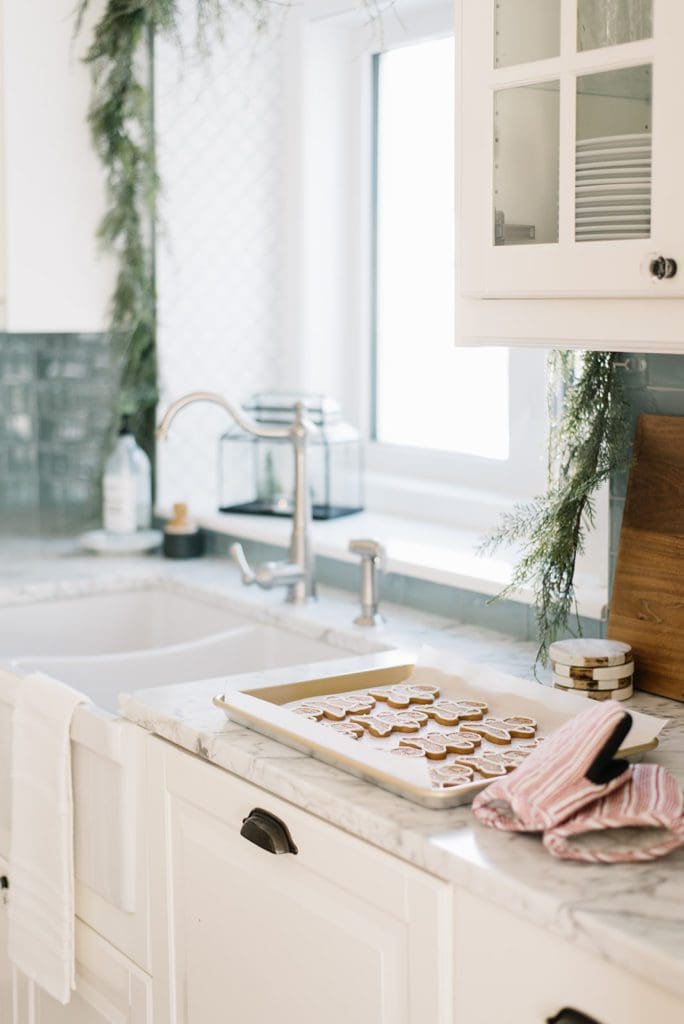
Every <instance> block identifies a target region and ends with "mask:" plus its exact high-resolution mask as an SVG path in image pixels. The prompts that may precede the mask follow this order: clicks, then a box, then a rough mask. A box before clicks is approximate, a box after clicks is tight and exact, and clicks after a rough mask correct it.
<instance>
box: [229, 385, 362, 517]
mask: <svg viewBox="0 0 684 1024" xmlns="http://www.w3.org/2000/svg"><path fill="white" fill-rule="evenodd" d="M296 402H303V403H304V405H305V407H306V411H307V414H308V416H309V419H311V421H312V422H313V423H314V424H315V425H316V427H317V428H318V432H317V433H316V434H315V435H314V436H312V437H310V439H309V445H308V477H309V488H310V490H311V506H312V513H313V518H314V519H337V518H339V517H340V516H347V515H351V514H352V512H361V511H362V510H363V496H362V484H363V481H362V450H361V439H360V437H359V433H358V431H357V430H355V429H354V427H352V426H351V425H350V424H349V423H345V421H344V420H343V418H342V410H341V408H340V405H339V403H338V402H336V401H335V400H334V399H333V398H328V397H326V396H324V395H296V394H292V393H288V394H283V393H278V392H264V393H262V394H258V395H254V396H253V398H251V399H250V401H249V402H247V403H246V405H245V410H246V411H247V412H248V413H249V414H250V415H251V416H252V418H253V419H255V420H256V421H257V423H261V424H264V426H272V427H276V426H287V425H288V424H290V423H291V422H292V420H293V419H294V407H295V403H296ZM220 460H221V461H220V486H221V504H220V511H221V512H240V513H243V514H244V513H248V514H250V515H262V516H264V515H265V516H291V515H292V508H293V489H294V487H293V485H294V456H293V448H292V444H291V442H290V441H288V440H282V441H280V440H276V441H274V440H269V439H265V438H261V437H254V435H253V434H248V433H247V432H246V431H244V430H242V429H241V428H240V427H239V426H238V425H237V424H234V425H233V426H231V427H230V428H229V429H228V430H227V431H226V433H225V434H224V435H223V437H222V438H221V450H220Z"/></svg>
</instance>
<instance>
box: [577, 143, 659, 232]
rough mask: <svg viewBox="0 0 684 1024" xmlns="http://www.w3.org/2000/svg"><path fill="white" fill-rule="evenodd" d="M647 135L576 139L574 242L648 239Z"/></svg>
mask: <svg viewBox="0 0 684 1024" xmlns="http://www.w3.org/2000/svg"><path fill="white" fill-rule="evenodd" d="M650 233H651V135H650V132H649V133H643V134H632V135H604V136H602V137H600V138H596V139H580V140H579V141H578V142H577V147H576V155H575V239H576V241H578V242H592V241H594V242H595V241H608V240H611V239H618V238H648V237H649V235H650Z"/></svg>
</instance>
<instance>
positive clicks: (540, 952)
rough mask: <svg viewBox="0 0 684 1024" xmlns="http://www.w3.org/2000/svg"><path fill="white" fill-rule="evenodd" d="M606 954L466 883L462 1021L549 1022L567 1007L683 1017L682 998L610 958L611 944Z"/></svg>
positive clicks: (618, 1020) (461, 914)
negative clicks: (519, 913) (472, 890)
mask: <svg viewBox="0 0 684 1024" xmlns="http://www.w3.org/2000/svg"><path fill="white" fill-rule="evenodd" d="M606 956H607V959H606V958H604V957H602V956H601V955H600V953H599V952H598V951H597V952H596V953H595V954H591V953H588V952H586V951H585V950H583V949H581V948H579V947H578V946H577V944H576V943H570V942H566V941H565V940H563V939H561V938H559V937H558V936H556V935H553V934H551V933H549V932H548V931H546V930H545V929H543V928H540V927H538V926H536V925H533V924H530V923H529V922H528V921H526V920H524V919H523V918H521V917H519V916H516V915H514V914H512V913H511V912H509V911H508V910H504V909H502V908H500V907H497V906H496V905H495V904H493V903H490V902H488V901H485V900H483V899H480V898H479V897H477V896H473V895H472V894H471V893H469V892H466V891H465V890H462V889H458V890H456V892H455V897H454V961H453V964H454V997H455V1002H454V1007H455V1012H454V1024H492V1022H493V1021H501V1022H508V1021H510V1022H513V1021H514V1022H515V1024H543V1022H544V1021H548V1020H553V1019H555V1017H556V1015H557V1014H558V1013H559V1011H561V1010H563V1009H566V1008H568V1009H573V1010H575V1011H579V1012H580V1013H584V1014H585V1015H586V1016H588V1017H589V1018H590V1020H592V1021H595V1022H596V1024H644V1021H653V1022H654V1024H655V1022H656V1021H657V1022H658V1024H681V1021H682V1002H681V1000H679V999H677V998H675V997H674V996H672V995H670V994H669V993H667V992H664V991H661V990H660V989H658V988H656V987H655V986H653V985H649V984H648V983H646V982H644V981H642V980H640V979H639V978H638V977H636V976H635V975H633V974H632V973H630V972H628V971H627V970H625V969H624V968H620V967H616V966H613V965H612V964H611V963H609V962H608V961H609V958H610V943H608V945H607V947H606ZM566 1020H568V1022H569V1021H571V1020H572V1018H566Z"/></svg>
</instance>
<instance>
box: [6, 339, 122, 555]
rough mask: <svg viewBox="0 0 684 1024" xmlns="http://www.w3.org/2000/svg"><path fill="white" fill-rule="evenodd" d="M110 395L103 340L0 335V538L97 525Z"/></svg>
mask: <svg viewBox="0 0 684 1024" xmlns="http://www.w3.org/2000/svg"><path fill="white" fill-rule="evenodd" d="M116 392H117V374H116V371H115V366H114V363H113V359H112V351H111V346H110V343H109V340H108V338H107V337H106V336H104V335H95V334H40V335H28V334H22V335H15V334H2V335H0V533H2V534H5V535H6V534H17V535H22V536H31V535H36V534H46V535H51V534H62V535H63V534H73V533H77V532H78V531H80V530H83V529H86V528H87V527H89V526H94V525H98V524H99V522H100V477H101V469H102V462H103V458H104V453H105V448H106V446H107V444H108V438H109V431H110V427H111V423H112V415H113V408H114V403H115V399H116Z"/></svg>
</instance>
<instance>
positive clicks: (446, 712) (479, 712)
mask: <svg viewBox="0 0 684 1024" xmlns="http://www.w3.org/2000/svg"><path fill="white" fill-rule="evenodd" d="M487 711H489V706H488V705H487V704H485V702H484V701H482V700H436V701H435V702H434V704H432V705H430V707H427V708H425V714H426V715H429V716H430V718H434V720H435V721H436V722H439V724H440V725H456V724H457V723H458V722H468V721H479V720H480V719H481V718H482V717H483V716H484V715H485V714H486V713H487Z"/></svg>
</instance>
